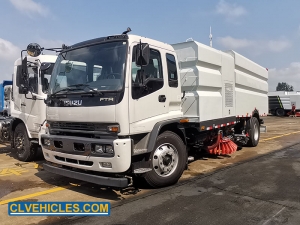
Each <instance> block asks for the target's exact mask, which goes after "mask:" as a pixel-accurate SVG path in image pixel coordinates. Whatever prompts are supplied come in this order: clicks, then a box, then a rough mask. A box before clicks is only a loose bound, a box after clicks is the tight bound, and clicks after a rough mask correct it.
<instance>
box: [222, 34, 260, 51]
mask: <svg viewBox="0 0 300 225" xmlns="http://www.w3.org/2000/svg"><path fill="white" fill-rule="evenodd" d="M217 42H218V43H219V44H220V45H222V46H223V47H225V48H227V49H240V48H247V47H251V46H253V45H254V44H255V43H254V42H253V41H251V40H248V39H237V38H233V37H230V36H227V37H219V38H217Z"/></svg>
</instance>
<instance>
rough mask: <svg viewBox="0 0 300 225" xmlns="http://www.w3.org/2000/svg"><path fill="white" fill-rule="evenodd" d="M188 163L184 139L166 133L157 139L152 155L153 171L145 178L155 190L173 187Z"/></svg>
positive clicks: (168, 132)
mask: <svg viewBox="0 0 300 225" xmlns="http://www.w3.org/2000/svg"><path fill="white" fill-rule="evenodd" d="M186 162H187V152H186V147H185V145H184V143H183V141H182V139H181V138H180V137H179V136H178V135H177V134H175V133H173V132H171V131H165V132H163V133H162V134H160V135H159V136H158V137H157V140H156V144H155V149H154V150H153V151H152V152H151V154H150V164H151V166H152V170H151V171H149V172H148V173H146V174H145V177H144V178H145V180H146V182H147V183H148V184H149V185H150V186H152V187H154V188H158V187H164V186H169V185H173V184H175V183H177V182H178V180H179V178H180V177H181V175H182V173H183V171H184V169H185V167H186Z"/></svg>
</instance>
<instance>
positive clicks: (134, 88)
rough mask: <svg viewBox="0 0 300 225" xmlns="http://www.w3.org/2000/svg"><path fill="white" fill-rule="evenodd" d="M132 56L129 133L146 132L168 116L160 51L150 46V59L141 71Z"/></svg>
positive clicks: (167, 100) (167, 101)
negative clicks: (142, 80) (142, 82)
mask: <svg viewBox="0 0 300 225" xmlns="http://www.w3.org/2000/svg"><path fill="white" fill-rule="evenodd" d="M131 49H133V48H131ZM134 58H135V57H134V55H133V57H132V61H131V94H130V95H131V96H129V99H130V104H129V115H130V133H138V132H148V131H150V130H151V129H152V128H153V126H154V124H156V123H157V122H158V121H161V120H164V119H165V118H166V117H167V116H168V114H167V113H168V107H169V99H168V96H167V88H166V85H165V84H166V81H165V80H166V79H165V77H166V75H165V74H163V63H162V53H161V51H160V50H159V49H156V48H153V47H151V46H150V61H149V64H148V65H147V66H143V72H142V70H141V67H138V66H136V64H135V61H134V60H135V59H134ZM143 73H144V74H143ZM142 77H144V78H145V80H144V82H145V83H144V84H145V85H144V87H141V85H139V83H140V82H141V79H142ZM129 93H130V92H129Z"/></svg>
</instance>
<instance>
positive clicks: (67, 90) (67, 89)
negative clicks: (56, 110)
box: [50, 86, 82, 96]
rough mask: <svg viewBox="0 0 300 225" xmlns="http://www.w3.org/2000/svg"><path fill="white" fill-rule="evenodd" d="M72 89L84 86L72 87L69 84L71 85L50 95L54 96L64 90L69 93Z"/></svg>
mask: <svg viewBox="0 0 300 225" xmlns="http://www.w3.org/2000/svg"><path fill="white" fill-rule="evenodd" d="M71 90H72V91H76V90H82V88H70V86H69V87H66V88H63V89H60V90H58V91H56V92H54V93H52V94H51V95H50V96H54V95H56V94H58V93H60V92H63V91H66V92H67V93H68V92H69V91H71Z"/></svg>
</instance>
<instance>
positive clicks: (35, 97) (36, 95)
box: [31, 92, 45, 100]
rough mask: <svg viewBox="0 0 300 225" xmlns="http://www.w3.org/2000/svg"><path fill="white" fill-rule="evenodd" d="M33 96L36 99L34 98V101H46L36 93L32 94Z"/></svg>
mask: <svg viewBox="0 0 300 225" xmlns="http://www.w3.org/2000/svg"><path fill="white" fill-rule="evenodd" d="M31 94H32V96H33V97H34V98H33V99H34V100H45V99H44V98H43V96H40V95H38V94H35V93H32V92H31ZM37 97H39V98H37ZM41 98H42V99H41Z"/></svg>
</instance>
